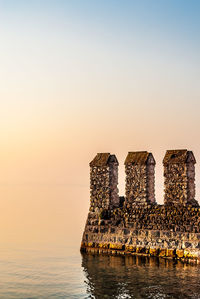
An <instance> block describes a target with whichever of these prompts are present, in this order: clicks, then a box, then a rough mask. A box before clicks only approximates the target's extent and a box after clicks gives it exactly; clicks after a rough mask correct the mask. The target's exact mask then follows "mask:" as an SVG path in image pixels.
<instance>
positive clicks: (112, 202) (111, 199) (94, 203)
mask: <svg viewBox="0 0 200 299" xmlns="http://www.w3.org/2000/svg"><path fill="white" fill-rule="evenodd" d="M118 165H119V163H118V161H117V158H116V156H115V155H111V154H110V153H98V154H97V155H96V156H95V158H94V159H93V160H92V161H91V162H90V211H91V212H101V211H102V210H111V209H113V208H115V207H118V206H119V195H118V188H117V185H118Z"/></svg>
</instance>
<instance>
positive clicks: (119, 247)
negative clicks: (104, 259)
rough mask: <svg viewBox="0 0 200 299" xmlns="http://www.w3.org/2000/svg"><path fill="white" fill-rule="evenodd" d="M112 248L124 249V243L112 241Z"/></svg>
mask: <svg viewBox="0 0 200 299" xmlns="http://www.w3.org/2000/svg"><path fill="white" fill-rule="evenodd" d="M110 249H118V250H122V249H123V245H122V244H114V243H110Z"/></svg>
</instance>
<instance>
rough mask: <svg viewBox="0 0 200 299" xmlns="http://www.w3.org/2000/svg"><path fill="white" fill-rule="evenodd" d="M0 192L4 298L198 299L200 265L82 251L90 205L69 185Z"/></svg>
mask: <svg viewBox="0 0 200 299" xmlns="http://www.w3.org/2000/svg"><path fill="white" fill-rule="evenodd" d="M0 191H1V198H0V206H1V208H0V270H1V271H0V298H5V299H9V298H20V299H23V298H26V299H36V298H47V299H53V298H55V299H57V298H58V299H59V298H60V299H61V298H69V299H83V298H98V299H103V298H117V299H125V298H138V299H139V298H155V299H156V298H180V299H181V298H200V265H193V264H183V263H181V262H174V261H172V260H165V259H158V258H148V257H135V256H106V255H105V256H103V255H101V256H98V255H92V254H81V253H80V243H81V236H82V232H83V229H84V224H85V220H86V217H87V210H88V206H84V204H83V203H82V199H81V196H79V197H78V198H79V199H77V200H76V198H73V197H72V196H71V197H70V198H69V199H67V197H66V194H67V188H66V189H65V187H58V188H57V187H56V188H54V189H53V188H52V187H51V186H46V187H37V192H36V191H34V188H33V187H31V188H30V187H24V186H21V187H13V188H12V190H11V188H10V186H3V187H2V186H1V188H0ZM83 193H84V192H83ZM83 195H84V194H83Z"/></svg>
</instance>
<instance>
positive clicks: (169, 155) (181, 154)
mask: <svg viewBox="0 0 200 299" xmlns="http://www.w3.org/2000/svg"><path fill="white" fill-rule="evenodd" d="M195 163H196V161H195V157H194V155H193V153H192V152H191V151H187V150H168V151H167V152H166V155H165V157H164V160H163V165H164V178H165V182H164V186H165V195H164V202H165V204H170V203H171V204H173V203H182V204H188V203H190V204H192V205H196V206H198V203H197V201H196V200H195V199H194V197H195V183H194V181H195V169H194V164H195Z"/></svg>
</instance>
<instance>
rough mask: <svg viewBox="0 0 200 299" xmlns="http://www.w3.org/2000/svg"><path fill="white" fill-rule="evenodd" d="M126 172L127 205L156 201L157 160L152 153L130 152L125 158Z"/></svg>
mask: <svg viewBox="0 0 200 299" xmlns="http://www.w3.org/2000/svg"><path fill="white" fill-rule="evenodd" d="M124 164H125V173H126V186H125V195H126V200H125V202H126V205H127V207H128V208H130V207H132V206H134V205H135V204H137V205H138V204H145V203H154V202H155V192H154V184H155V174H154V173H155V171H154V168H155V160H154V158H153V155H152V154H151V153H148V152H146V151H143V152H129V153H128V156H127V157H126V160H125V163H124Z"/></svg>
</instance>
